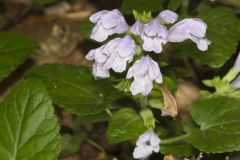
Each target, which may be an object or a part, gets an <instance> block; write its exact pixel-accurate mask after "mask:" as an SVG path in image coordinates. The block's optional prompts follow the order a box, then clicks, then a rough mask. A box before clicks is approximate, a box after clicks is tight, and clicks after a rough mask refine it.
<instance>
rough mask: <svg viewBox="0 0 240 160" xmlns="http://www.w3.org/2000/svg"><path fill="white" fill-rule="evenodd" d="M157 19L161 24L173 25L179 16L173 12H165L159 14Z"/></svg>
mask: <svg viewBox="0 0 240 160" xmlns="http://www.w3.org/2000/svg"><path fill="white" fill-rule="evenodd" d="M157 18H158V20H159V21H160V23H161V24H168V23H170V24H172V23H174V22H176V20H177V18H178V15H177V14H176V13H175V12H173V11H170V10H164V11H162V12H160V13H159V14H158V16H157Z"/></svg>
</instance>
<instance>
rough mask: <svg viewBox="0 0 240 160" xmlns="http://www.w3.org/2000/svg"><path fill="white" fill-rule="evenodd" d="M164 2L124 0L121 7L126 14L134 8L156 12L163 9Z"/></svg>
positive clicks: (139, 10)
mask: <svg viewBox="0 0 240 160" xmlns="http://www.w3.org/2000/svg"><path fill="white" fill-rule="evenodd" d="M163 2H164V1H163V0H123V2H122V5H121V8H120V9H121V11H122V12H123V13H124V14H131V13H132V12H133V10H136V11H137V12H144V11H146V12H148V11H151V12H156V11H160V10H162V3H163Z"/></svg>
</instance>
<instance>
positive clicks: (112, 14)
mask: <svg viewBox="0 0 240 160" xmlns="http://www.w3.org/2000/svg"><path fill="white" fill-rule="evenodd" d="M89 19H90V21H91V22H92V23H95V24H96V26H95V27H94V28H93V30H92V33H91V36H90V38H91V39H94V40H96V41H98V42H103V41H105V40H106V39H107V38H108V36H109V35H112V34H114V33H118V34H121V33H124V32H126V31H127V29H128V25H127V23H126V21H125V19H124V17H123V15H122V14H121V13H120V12H119V10H117V9H114V10H112V11H107V10H103V11H100V12H97V13H95V14H93V15H91V16H90V18H89Z"/></svg>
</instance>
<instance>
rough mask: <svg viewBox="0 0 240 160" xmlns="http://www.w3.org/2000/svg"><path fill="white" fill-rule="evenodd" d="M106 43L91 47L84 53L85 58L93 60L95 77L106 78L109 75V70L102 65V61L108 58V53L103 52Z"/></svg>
mask: <svg viewBox="0 0 240 160" xmlns="http://www.w3.org/2000/svg"><path fill="white" fill-rule="evenodd" d="M105 46H106V45H103V46H101V47H99V48H97V49H92V50H91V51H89V52H88V54H87V55H86V59H88V60H95V63H94V64H93V76H94V77H95V78H97V77H101V78H108V77H110V74H109V70H108V69H106V68H105V67H104V63H105V62H106V60H107V58H108V53H106V52H104V48H105Z"/></svg>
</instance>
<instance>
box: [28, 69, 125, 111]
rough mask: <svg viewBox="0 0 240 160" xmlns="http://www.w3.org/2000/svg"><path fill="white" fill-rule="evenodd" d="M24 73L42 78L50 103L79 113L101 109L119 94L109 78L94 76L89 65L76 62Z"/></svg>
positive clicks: (108, 105)
mask: <svg viewBox="0 0 240 160" xmlns="http://www.w3.org/2000/svg"><path fill="white" fill-rule="evenodd" d="M27 76H30V77H35V78H40V79H41V80H43V81H44V83H45V85H46V87H47V89H48V91H49V93H50V95H51V97H52V98H53V103H55V104H57V105H59V106H61V107H63V108H64V109H66V110H68V111H70V112H73V113H75V114H78V115H88V114H96V113H100V112H102V111H104V110H105V109H106V108H111V107H112V105H113V103H114V102H115V100H117V99H118V98H120V97H121V94H120V93H119V92H118V91H117V90H116V89H115V88H113V87H112V86H111V83H110V82H109V80H108V79H102V80H95V79H94V78H93V75H92V73H91V72H90V70H89V69H87V68H85V67H82V66H78V65H61V64H48V65H43V66H39V67H36V68H33V69H32V70H30V71H29V73H27Z"/></svg>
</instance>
